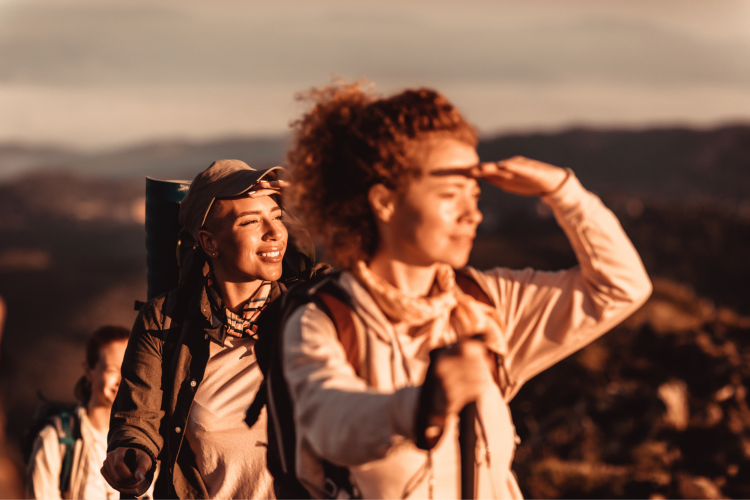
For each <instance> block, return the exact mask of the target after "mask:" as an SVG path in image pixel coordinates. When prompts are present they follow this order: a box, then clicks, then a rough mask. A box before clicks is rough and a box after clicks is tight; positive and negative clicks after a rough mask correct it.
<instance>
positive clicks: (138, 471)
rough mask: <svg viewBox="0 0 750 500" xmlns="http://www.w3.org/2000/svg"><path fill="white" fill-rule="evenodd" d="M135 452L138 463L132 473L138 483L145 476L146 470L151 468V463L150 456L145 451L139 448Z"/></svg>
mask: <svg viewBox="0 0 750 500" xmlns="http://www.w3.org/2000/svg"><path fill="white" fill-rule="evenodd" d="M136 453H137V454H138V462H137V464H138V465H137V466H136V468H135V472H134V473H133V475H134V476H135V479H136V480H137V481H138V482H139V483H140V482H141V481H143V479H144V478H145V477H146V474H148V471H150V470H151V466H152V465H153V464H152V463H151V457H149V456H148V455H147V454H146V453H144V452H142V451H141V450H136Z"/></svg>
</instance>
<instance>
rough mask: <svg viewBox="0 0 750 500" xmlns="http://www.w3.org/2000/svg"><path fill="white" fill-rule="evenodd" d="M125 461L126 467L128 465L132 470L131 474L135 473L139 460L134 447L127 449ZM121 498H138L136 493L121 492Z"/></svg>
mask: <svg viewBox="0 0 750 500" xmlns="http://www.w3.org/2000/svg"><path fill="white" fill-rule="evenodd" d="M124 462H125V467H127V468H128V470H130V473H131V474H133V473H135V469H136V468H137V467H138V462H137V457H136V454H135V450H134V449H133V448H128V449H127V450H125V459H124ZM120 498H121V499H126V498H127V499H131V498H136V496H135V494H134V493H120Z"/></svg>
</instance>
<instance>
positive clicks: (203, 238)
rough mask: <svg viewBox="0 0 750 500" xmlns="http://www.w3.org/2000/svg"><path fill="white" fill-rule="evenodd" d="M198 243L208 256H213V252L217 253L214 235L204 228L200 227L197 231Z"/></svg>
mask: <svg viewBox="0 0 750 500" xmlns="http://www.w3.org/2000/svg"><path fill="white" fill-rule="evenodd" d="M198 243H199V244H200V246H201V248H202V249H203V251H204V252H206V255H208V256H210V257H211V256H214V254H215V253H218V251H219V248H218V246H217V241H216V237H215V236H214V235H213V234H211V233H209V232H208V231H206V230H205V229H201V230H200V231H199V232H198Z"/></svg>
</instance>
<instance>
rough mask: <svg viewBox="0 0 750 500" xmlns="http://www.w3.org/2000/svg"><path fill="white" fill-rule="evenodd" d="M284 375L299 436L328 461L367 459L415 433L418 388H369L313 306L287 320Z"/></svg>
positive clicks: (347, 462) (350, 462) (342, 462)
mask: <svg viewBox="0 0 750 500" xmlns="http://www.w3.org/2000/svg"><path fill="white" fill-rule="evenodd" d="M284 374H285V376H286V379H287V382H288V384H289V389H290V392H291V395H292V400H293V401H294V413H295V424H296V427H297V432H298V433H299V437H301V438H303V439H304V440H306V441H307V442H308V443H309V444H310V446H311V447H312V448H313V450H314V452H315V453H316V454H318V455H319V456H320V457H322V458H325V459H326V460H329V461H331V462H334V463H337V464H340V465H347V466H353V465H359V464H363V463H366V462H370V461H372V460H377V459H380V458H383V457H384V456H385V455H386V454H387V453H388V450H390V449H391V448H392V447H393V446H395V445H396V444H398V443H400V442H402V441H404V440H405V439H410V438H412V437H413V433H414V421H415V414H416V406H417V399H418V392H419V390H418V388H416V387H405V388H402V389H400V390H397V391H396V392H393V393H382V392H376V391H374V390H372V389H370V388H368V387H367V384H366V383H365V381H364V380H362V379H361V378H359V377H357V375H356V373H354V370H353V368H352V367H351V365H350V364H349V363H348V361H347V360H346V355H345V353H344V350H343V348H342V346H341V344H340V343H339V341H338V339H337V336H336V331H335V328H334V326H333V324H332V323H331V321H330V319H329V318H328V317H327V316H326V315H325V314H324V313H323V312H321V311H320V310H319V309H317V307H315V306H313V305H311V306H308V308H307V309H306V310H304V309H300V310H298V311H297V312H296V313H295V314H293V315H292V317H291V318H290V319H289V321H288V322H287V328H286V329H285V331H284Z"/></svg>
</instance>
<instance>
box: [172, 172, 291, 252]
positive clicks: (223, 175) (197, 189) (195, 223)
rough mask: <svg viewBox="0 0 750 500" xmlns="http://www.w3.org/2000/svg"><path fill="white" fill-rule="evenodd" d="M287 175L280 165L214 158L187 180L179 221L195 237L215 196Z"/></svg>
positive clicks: (239, 190) (196, 237)
mask: <svg viewBox="0 0 750 500" xmlns="http://www.w3.org/2000/svg"><path fill="white" fill-rule="evenodd" d="M289 177H290V176H289V173H288V172H287V171H286V170H285V169H284V168H282V167H273V168H269V169H267V170H255V169H254V168H251V167H250V166H248V164H247V163H245V162H244V161H240V160H218V161H215V162H213V163H212V164H211V166H210V167H208V168H207V169H206V170H204V171H203V172H201V173H199V174H198V175H196V176H195V179H194V180H193V182H192V183H191V184H190V189H188V192H187V194H186V195H185V198H184V199H183V200H182V203H181V204H180V224H182V225H183V226H185V228H186V229H187V230H188V231H190V234H192V235H193V238H195V241H198V232H199V231H200V230H201V227H203V223H204V222H206V216H207V215H208V211H209V210H210V209H211V206H212V205H213V203H214V200H216V199H217V198H231V197H233V196H238V195H241V194H242V193H244V192H246V191H248V190H249V189H250V188H251V187H253V186H254V185H255V184H257V183H258V182H260V181H261V180H266V181H276V180H289Z"/></svg>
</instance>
